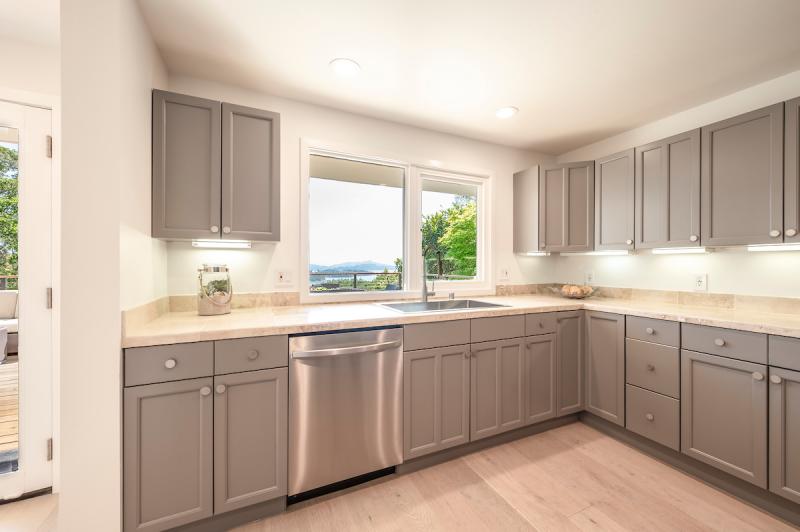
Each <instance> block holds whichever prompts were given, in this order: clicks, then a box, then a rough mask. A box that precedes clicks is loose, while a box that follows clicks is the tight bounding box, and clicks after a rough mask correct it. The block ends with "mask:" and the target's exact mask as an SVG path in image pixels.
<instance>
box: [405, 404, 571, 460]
mask: <svg viewBox="0 0 800 532" xmlns="http://www.w3.org/2000/svg"><path fill="white" fill-rule="evenodd" d="M576 421H578V414H570V415H568V416H564V417H559V418H555V419H549V420H547V421H542V422H541V423H537V424H536V425H529V426H527V427H522V428H519V429H515V430H511V431H509V432H503V433H502V434H496V435H495V436H489V437H488V438H483V439H481V440H477V441H473V442H470V443H465V444H464V445H459V446H458V447H452V448H450V449H445V450H443V451H439V452H438V453H433V454H429V455H426V456H420V457H419V458H414V459H412V460H409V461H407V462H403V463H402V464H400V465H399V466H397V474H399V475H404V474H407V473H412V472H414V471H419V470H420V469H425V468H426V467H431V466H434V465H437V464H441V463H443V462H448V461H450V460H454V459H456V458H460V457H462V456H464V455H467V454H470V453H474V452H476V451H481V450H483V449H488V448H489V447H494V446H496V445H500V444H502V443H508V442H510V441H514V440H518V439H520V438H525V437H527V436H533V435H534V434H539V433H540V432H546V431H548V430H551V429H554V428H557V427H562V426H564V425H569V424H570V423H575V422H576Z"/></svg>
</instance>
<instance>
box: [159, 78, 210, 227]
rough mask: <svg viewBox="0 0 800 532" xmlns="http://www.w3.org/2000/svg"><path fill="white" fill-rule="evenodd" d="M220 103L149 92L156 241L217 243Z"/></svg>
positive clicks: (161, 92)
mask: <svg viewBox="0 0 800 532" xmlns="http://www.w3.org/2000/svg"><path fill="white" fill-rule="evenodd" d="M220 132H221V104H220V103H219V102H215V101H212V100H205V99H203V98H195V97H194V96H186V95H183V94H174V93H171V92H164V91H159V90H155V91H153V191H152V200H153V208H152V210H153V213H152V216H153V219H152V224H153V225H152V232H153V237H155V238H166V239H193V238H200V239H204V238H219V236H220V217H221V212H220V201H221V183H222V182H221V177H220V176H221V166H220V164H221V163H220V161H221V155H222V152H221V143H220V142H221V140H220V139H221V136H220Z"/></svg>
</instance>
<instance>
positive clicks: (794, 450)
mask: <svg viewBox="0 0 800 532" xmlns="http://www.w3.org/2000/svg"><path fill="white" fill-rule="evenodd" d="M769 379H770V390H769V467H770V472H769V473H770V474H769V489H770V490H771V491H773V492H775V493H777V494H778V495H781V496H783V497H786V498H787V499H789V500H790V501H792V502H796V503H800V452H798V449H800V372H798V371H788V370H785V369H778V368H769Z"/></svg>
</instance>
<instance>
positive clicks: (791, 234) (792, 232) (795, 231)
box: [786, 229, 797, 236]
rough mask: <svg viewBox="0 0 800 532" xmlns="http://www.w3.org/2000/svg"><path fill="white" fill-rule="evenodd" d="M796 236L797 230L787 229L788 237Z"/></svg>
mask: <svg viewBox="0 0 800 532" xmlns="http://www.w3.org/2000/svg"><path fill="white" fill-rule="evenodd" d="M796 235H797V229H787V230H786V236H796Z"/></svg>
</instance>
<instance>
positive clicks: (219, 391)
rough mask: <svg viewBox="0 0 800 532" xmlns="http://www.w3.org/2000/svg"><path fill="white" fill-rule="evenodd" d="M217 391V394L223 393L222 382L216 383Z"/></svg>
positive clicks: (223, 386)
mask: <svg viewBox="0 0 800 532" xmlns="http://www.w3.org/2000/svg"><path fill="white" fill-rule="evenodd" d="M217 393H218V394H223V393H225V385H224V384H217Z"/></svg>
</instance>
